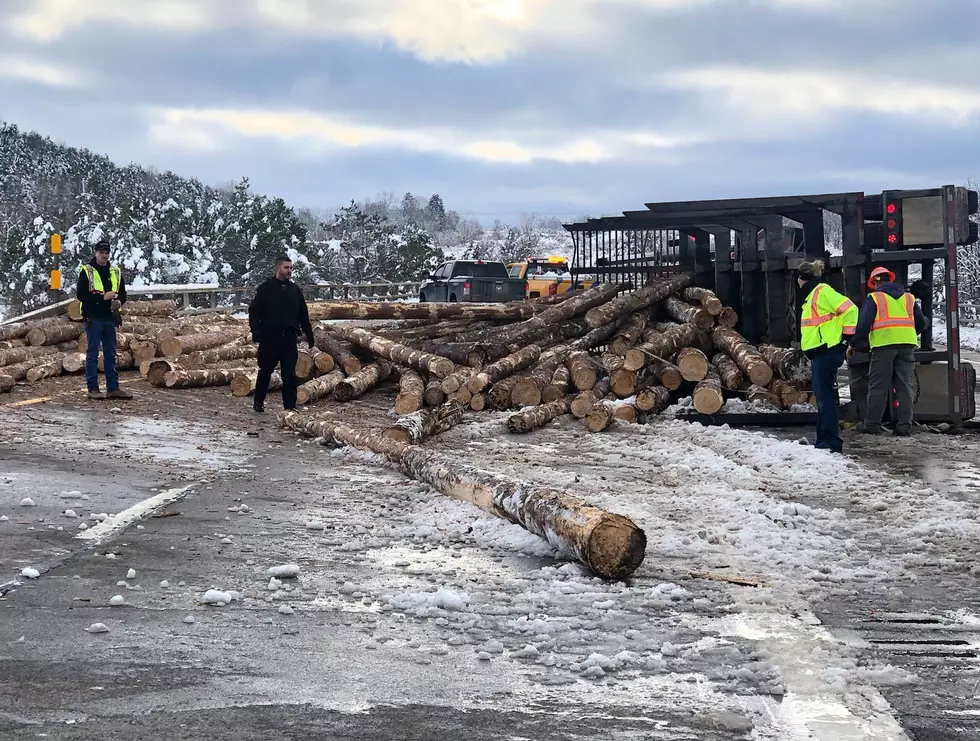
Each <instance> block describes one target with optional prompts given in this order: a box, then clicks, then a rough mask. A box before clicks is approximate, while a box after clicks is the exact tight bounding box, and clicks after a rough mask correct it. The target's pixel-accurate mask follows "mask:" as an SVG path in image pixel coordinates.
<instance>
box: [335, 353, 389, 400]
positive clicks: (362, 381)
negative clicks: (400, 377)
mask: <svg viewBox="0 0 980 741" xmlns="http://www.w3.org/2000/svg"><path fill="white" fill-rule="evenodd" d="M390 375H391V363H389V362H387V361H385V360H377V361H375V362H374V363H371V364H369V365H366V366H364V367H363V368H361V370H359V371H358V372H357V373H355V374H354V375H352V376H348V377H347V378H345V379H344V380H343V381H341V382H340V383H338V384H337V385H336V386H335V387H334V390H333V396H334V398H335V399H336V400H337V401H350V400H351V399H356V398H357V397H359V396H363V395H364V394H365V393H366V392H367V391H369V390H370V389H372V388H374V387H375V386H377V385H378V384H380V383H383V382H384V381H385V380H386V379H387V378H388V377H389V376H390Z"/></svg>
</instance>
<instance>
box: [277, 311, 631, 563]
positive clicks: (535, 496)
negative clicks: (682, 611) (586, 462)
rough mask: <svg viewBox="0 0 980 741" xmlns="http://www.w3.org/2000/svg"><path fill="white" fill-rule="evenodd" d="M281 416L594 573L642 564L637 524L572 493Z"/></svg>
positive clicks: (361, 433) (330, 425) (349, 430)
mask: <svg viewBox="0 0 980 741" xmlns="http://www.w3.org/2000/svg"><path fill="white" fill-rule="evenodd" d="M558 305H559V306H561V305H562V304H558ZM280 420H281V424H282V425H283V426H285V427H289V428H291V429H294V430H297V431H299V432H301V433H303V434H305V435H308V436H310V437H321V438H323V439H324V440H326V441H329V442H332V443H334V444H337V445H350V446H353V447H356V448H360V449H362V450H368V451H371V452H373V453H378V454H380V455H383V456H385V457H386V458H388V460H390V461H391V462H393V463H394V464H396V465H397V466H398V468H399V469H400V470H401V471H402V472H403V473H405V474H406V475H408V476H410V477H411V478H414V479H416V480H417V481H422V482H423V483H426V484H429V485H430V486H432V487H433V488H434V489H436V490H437V491H440V492H442V493H443V494H446V495H448V496H451V497H454V498H456V499H460V500H462V501H465V502H469V503H471V504H474V505H476V506H477V507H479V508H480V509H482V510H484V511H485V512H489V513H490V514H493V515H495V516H497V517H500V518H503V519H505V520H508V521H509V522H513V523H514V524H517V525H520V526H521V527H523V528H524V529H525V530H527V531H528V532H531V533H534V534H535V535H539V536H541V537H542V538H544V539H545V540H547V541H548V543H550V544H551V545H552V546H553V547H554V548H556V549H557V550H558V551H560V552H561V553H566V554H569V555H571V556H572V557H573V558H575V559H576V560H578V561H579V562H580V563H583V564H585V565H586V566H587V567H588V568H589V569H591V570H592V572H593V573H594V574H596V575H597V576H600V577H603V578H605V579H625V578H626V577H628V576H630V575H631V574H632V573H633V572H635V571H636V569H637V568H639V566H640V564H641V563H643V558H644V556H645V552H646V534H645V533H644V532H643V530H641V529H640V528H639V527H637V525H636V523H634V522H633V521H632V520H631V519H629V518H628V517H625V516H623V515H619V514H613V513H610V512H606V511H605V510H602V509H599V508H597V507H594V506H592V505H590V504H588V503H587V502H585V501H583V500H582V499H580V498H578V497H576V496H575V495H573V494H571V493H570V492H567V491H563V490H561V489H552V488H549V487H543V486H535V485H533V484H529V483H527V482H525V481H520V480H518V479H513V478H510V477H506V476H501V475H499V474H495V473H490V472H489V471H483V470H480V469H478V468H474V467H472V466H468V465H465V464H462V463H460V462H459V460H458V459H457V458H455V457H449V456H446V455H444V454H440V453H435V452H433V451H430V450H427V449H425V448H421V447H419V446H415V445H405V444H403V443H398V442H396V441H394V440H391V439H385V438H383V437H381V436H380V435H378V434H377V433H376V432H365V431H359V430H355V429H353V428H351V427H347V426H346V425H341V424H337V423H334V422H328V421H324V420H318V419H314V418H311V417H309V416H306V415H302V414H299V413H297V412H285V413H283V414H282V416H281V417H280Z"/></svg>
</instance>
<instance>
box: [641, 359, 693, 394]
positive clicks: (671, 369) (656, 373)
mask: <svg viewBox="0 0 980 741" xmlns="http://www.w3.org/2000/svg"><path fill="white" fill-rule="evenodd" d="M643 370H649V372H650V373H651V374H652V375H653V377H654V378H655V379H656V381H657V383H659V384H660V385H661V386H663V387H664V388H665V389H667V390H668V391H677V389H679V388H680V387H681V386H683V385H684V376H682V375H681V372H680V370H679V369H678V368H677V366H675V365H673V364H672V363H666V362H664V361H663V360H654V361H652V362H651V363H650V364H649V365H646V366H644V367H643Z"/></svg>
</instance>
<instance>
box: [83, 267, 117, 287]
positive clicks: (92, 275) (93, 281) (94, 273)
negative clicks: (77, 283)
mask: <svg viewBox="0 0 980 741" xmlns="http://www.w3.org/2000/svg"><path fill="white" fill-rule="evenodd" d="M81 272H82V273H85V274H86V275H88V289H89V290H90V291H91V292H92V293H105V286H103V285H102V276H101V275H100V274H99V271H98V270H96V269H95V268H94V267H92V266H91V265H82V269H81ZM121 279H122V271H121V270H120V269H119V268H117V267H116V266H115V265H110V266H109V290H110V291H112V292H113V293H119V281H120V280H121Z"/></svg>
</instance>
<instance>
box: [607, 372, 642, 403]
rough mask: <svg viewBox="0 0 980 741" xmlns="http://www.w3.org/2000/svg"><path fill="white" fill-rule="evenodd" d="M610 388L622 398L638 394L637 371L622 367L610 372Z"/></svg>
mask: <svg viewBox="0 0 980 741" xmlns="http://www.w3.org/2000/svg"><path fill="white" fill-rule="evenodd" d="M609 389H610V390H611V391H612V392H613V393H614V394H615V395H616V396H618V397H619V398H620V399H626V398H629V397H630V396H634V395H635V394H636V371H631V370H626V369H625V368H620V369H619V370H615V371H613V372H612V373H610V374H609Z"/></svg>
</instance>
